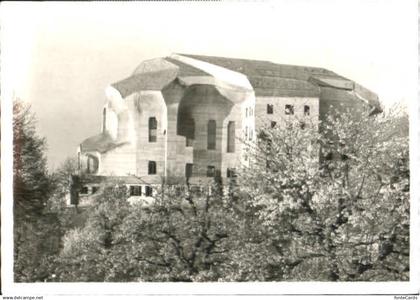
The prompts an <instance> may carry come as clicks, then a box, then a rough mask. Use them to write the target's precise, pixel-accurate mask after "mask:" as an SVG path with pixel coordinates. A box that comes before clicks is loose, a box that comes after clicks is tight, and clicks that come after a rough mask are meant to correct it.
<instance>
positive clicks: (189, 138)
mask: <svg viewBox="0 0 420 300" xmlns="http://www.w3.org/2000/svg"><path fill="white" fill-rule="evenodd" d="M185 126H186V128H187V132H186V146H187V147H192V146H193V142H194V138H195V122H194V120H193V119H187V120H186V121H185Z"/></svg>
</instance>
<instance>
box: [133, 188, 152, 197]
mask: <svg viewBox="0 0 420 300" xmlns="http://www.w3.org/2000/svg"><path fill="white" fill-rule="evenodd" d="M144 188H145V190H144V195H145V196H146V197H150V196H152V195H153V188H152V187H151V186H145V187H144ZM141 195H142V186H141V185H130V196H141Z"/></svg>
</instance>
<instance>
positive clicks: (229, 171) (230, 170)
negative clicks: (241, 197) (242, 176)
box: [226, 168, 236, 178]
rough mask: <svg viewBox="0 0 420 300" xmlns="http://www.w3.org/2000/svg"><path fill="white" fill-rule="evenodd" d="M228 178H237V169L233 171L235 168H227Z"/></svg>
mask: <svg viewBox="0 0 420 300" xmlns="http://www.w3.org/2000/svg"><path fill="white" fill-rule="evenodd" d="M226 177H227V178H233V177H236V173H235V169H233V168H227V170H226Z"/></svg>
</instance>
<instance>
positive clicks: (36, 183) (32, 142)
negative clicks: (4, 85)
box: [13, 100, 59, 282]
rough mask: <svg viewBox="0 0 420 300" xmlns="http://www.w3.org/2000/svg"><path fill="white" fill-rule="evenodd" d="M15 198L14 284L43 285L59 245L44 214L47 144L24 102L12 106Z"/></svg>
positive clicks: (47, 187)
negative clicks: (16, 282) (18, 282)
mask: <svg viewBox="0 0 420 300" xmlns="http://www.w3.org/2000/svg"><path fill="white" fill-rule="evenodd" d="M13 147H14V148H13V197H14V202H13V204H14V207H13V213H14V276H15V281H25V282H26V281H40V280H43V279H44V277H45V276H46V273H45V272H46V269H45V268H44V267H45V266H46V261H48V259H47V256H48V255H49V254H51V252H53V251H52V249H56V248H57V247H56V244H57V243H58V242H59V240H58V239H56V238H55V235H54V234H53V232H54V228H55V227H53V226H51V224H54V223H55V222H56V218H55V215H54V214H49V213H47V212H45V205H46V202H47V199H48V197H49V195H50V192H51V189H52V184H51V180H50V177H49V175H48V172H47V166H46V159H45V154H44V152H45V147H46V142H45V140H44V139H43V138H40V137H38V136H37V134H36V129H35V117H34V115H33V114H32V113H31V111H30V107H29V106H28V105H25V104H24V103H22V102H21V101H18V100H16V101H15V102H14V103H13Z"/></svg>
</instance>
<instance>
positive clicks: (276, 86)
mask: <svg viewBox="0 0 420 300" xmlns="http://www.w3.org/2000/svg"><path fill="white" fill-rule="evenodd" d="M212 66H213V67H212ZM216 68H218V69H216ZM223 70H224V71H223ZM223 72H225V74H224V73H223ZM229 72H232V74H229ZM242 74H243V75H244V76H245V78H246V79H247V80H248V81H249V84H250V85H251V86H252V88H253V90H254V92H255V95H256V96H257V97H258V96H260V97H264V96H277V97H318V96H319V95H320V93H321V89H322V88H325V87H327V88H335V89H339V90H343V91H345V92H349V91H354V92H355V93H354V94H355V95H359V96H361V97H356V96H354V97H353V98H354V100H355V101H361V99H362V100H363V101H367V102H368V103H369V104H370V105H372V106H374V107H380V103H379V100H378V97H377V95H376V94H374V93H373V92H371V91H369V90H368V89H366V88H364V87H362V86H361V85H359V84H357V83H356V82H354V81H352V80H349V79H347V78H345V77H343V76H341V75H338V74H336V73H334V72H332V71H330V70H327V69H324V68H317V67H308V66H296V65H284V64H277V63H273V62H269V61H263V60H249V59H238V58H227V57H216V56H204V55H191V54H173V55H171V56H169V57H164V58H157V59H152V60H147V61H144V62H142V63H141V64H140V65H139V66H138V67H137V68H136V69H135V71H134V72H133V74H132V75H131V76H130V77H128V78H126V79H124V80H121V81H119V82H117V83H114V84H113V85H112V86H113V87H114V88H116V89H117V90H118V91H119V92H120V93H121V96H122V97H126V96H128V95H130V94H132V93H134V92H137V91H141V90H162V89H163V88H164V87H165V86H166V85H168V84H169V83H171V82H172V81H174V80H175V79H177V78H178V79H179V80H180V82H183V83H186V84H188V85H192V84H203V82H204V83H207V84H213V85H218V86H219V88H220V87H221V86H223V83H228V85H227V86H229V85H230V86H232V82H233V83H235V80H236V82H238V83H239V84H238V85H237V86H236V87H235V86H234V87H235V88H239V89H244V91H246V90H247V86H246V83H245V82H243V80H242V79H241V77H240V76H243V75H242ZM219 76H220V77H219ZM235 76H236V79H234V80H233V81H230V82H229V80H230V78H234V77H235ZM197 79H200V80H197ZM226 80H227V81H226ZM241 80H242V81H241ZM241 82H242V83H241Z"/></svg>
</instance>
